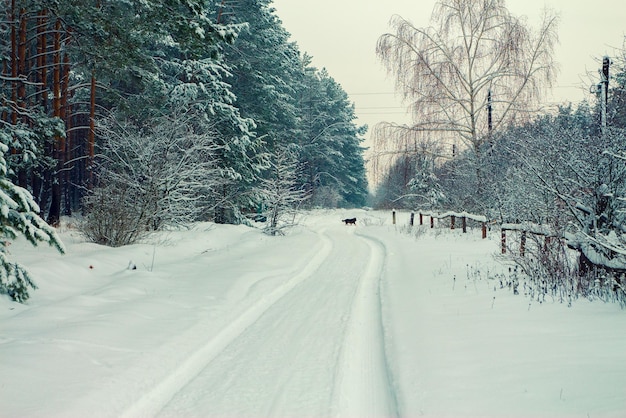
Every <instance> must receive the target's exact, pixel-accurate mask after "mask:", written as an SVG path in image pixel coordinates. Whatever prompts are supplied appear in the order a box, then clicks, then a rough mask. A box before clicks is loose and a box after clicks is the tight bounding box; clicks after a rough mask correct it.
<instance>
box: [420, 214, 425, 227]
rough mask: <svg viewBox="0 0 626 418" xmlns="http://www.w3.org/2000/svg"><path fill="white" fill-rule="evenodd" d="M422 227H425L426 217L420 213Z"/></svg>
mask: <svg viewBox="0 0 626 418" xmlns="http://www.w3.org/2000/svg"><path fill="white" fill-rule="evenodd" d="M420 225H424V216H423V215H422V213H421V212H420Z"/></svg>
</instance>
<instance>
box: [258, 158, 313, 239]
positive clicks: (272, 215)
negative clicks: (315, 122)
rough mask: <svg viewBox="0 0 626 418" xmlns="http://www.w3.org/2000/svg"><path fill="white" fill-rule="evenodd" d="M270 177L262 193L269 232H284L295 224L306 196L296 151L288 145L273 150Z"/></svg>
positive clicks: (263, 182)
mask: <svg viewBox="0 0 626 418" xmlns="http://www.w3.org/2000/svg"><path fill="white" fill-rule="evenodd" d="M271 164H272V166H271V170H269V173H268V176H267V178H265V179H262V181H261V190H260V194H261V196H262V198H263V202H264V203H265V207H266V212H265V215H266V217H267V224H266V227H265V229H264V232H265V233H266V234H268V235H283V234H284V230H285V229H286V228H288V227H290V226H293V225H294V224H295V216H296V211H297V209H298V208H299V207H300V205H301V204H302V202H303V201H305V200H306V199H307V197H308V196H307V194H306V192H305V191H304V190H303V189H302V188H301V187H300V186H299V185H298V162H297V157H296V154H295V152H293V151H292V150H291V149H289V148H286V149H282V150H278V151H276V152H275V153H274V155H273V158H272V161H271Z"/></svg>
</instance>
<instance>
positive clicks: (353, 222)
mask: <svg viewBox="0 0 626 418" xmlns="http://www.w3.org/2000/svg"><path fill="white" fill-rule="evenodd" d="M341 222H343V223H345V224H346V225H354V226H356V218H349V219H343V220H342V221H341Z"/></svg>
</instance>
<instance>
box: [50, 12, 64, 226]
mask: <svg viewBox="0 0 626 418" xmlns="http://www.w3.org/2000/svg"><path fill="white" fill-rule="evenodd" d="M52 92H53V94H54V96H53V99H52V107H53V112H54V116H55V117H58V118H60V117H61V20H59V19H57V21H56V23H55V31H54V58H53V68H52ZM64 145H65V141H64V140H63V139H62V137H61V136H57V137H56V138H55V141H54V150H53V154H54V158H55V159H56V161H57V164H56V170H55V173H54V174H53V179H52V190H51V191H52V195H51V197H50V199H51V200H50V210H49V211H48V223H49V224H50V225H55V226H56V225H58V224H59V222H60V220H61V182H62V177H61V173H62V169H63V161H62V160H63V157H62V155H63V152H62V150H63V146H64Z"/></svg>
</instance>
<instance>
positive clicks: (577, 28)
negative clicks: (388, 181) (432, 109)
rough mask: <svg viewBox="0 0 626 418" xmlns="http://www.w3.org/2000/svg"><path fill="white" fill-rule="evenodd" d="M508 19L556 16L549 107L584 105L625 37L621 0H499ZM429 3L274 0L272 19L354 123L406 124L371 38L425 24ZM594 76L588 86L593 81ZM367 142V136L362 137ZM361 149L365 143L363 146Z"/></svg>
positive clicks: (534, 24) (624, 9) (427, 0)
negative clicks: (346, 100)
mask: <svg viewBox="0 0 626 418" xmlns="http://www.w3.org/2000/svg"><path fill="white" fill-rule="evenodd" d="M506 4H507V7H508V9H509V11H510V12H511V13H513V14H514V15H516V16H518V17H519V16H527V18H528V23H529V24H530V25H531V26H532V27H535V28H536V27H537V26H538V24H539V17H540V15H541V12H542V10H543V9H544V8H545V7H548V8H550V9H552V10H554V11H555V12H557V13H558V14H559V15H560V24H559V41H560V42H559V45H558V46H557V49H556V60H557V61H558V63H559V67H560V73H559V77H558V79H557V82H556V85H555V88H554V89H553V97H551V98H550V99H549V101H550V102H551V103H563V102H573V103H578V102H580V101H582V100H583V99H588V100H592V99H593V97H592V95H591V94H590V93H589V87H590V85H591V84H592V80H591V79H590V78H589V76H588V75H587V74H588V73H590V74H592V75H593V76H594V77H597V69H598V68H599V67H600V61H601V59H602V56H604V55H609V56H614V55H615V53H616V49H617V50H621V49H622V47H623V42H624V35H626V1H624V0H595V1H590V0H507V1H506ZM434 5H435V0H384V1H382V0H314V1H313V0H274V3H273V6H274V7H275V8H276V14H277V15H278V17H279V18H280V19H281V20H282V22H283V26H284V27H285V29H286V30H287V31H288V32H289V33H291V35H292V40H294V41H296V42H297V43H298V45H299V47H300V50H301V52H303V53H304V52H306V53H308V54H309V55H312V56H313V65H314V66H316V67H318V68H326V69H327V70H328V72H329V74H330V76H331V77H333V78H334V79H335V80H336V81H337V82H338V83H340V84H341V85H342V87H343V89H344V90H345V91H346V92H347V93H348V94H349V95H350V98H351V100H352V101H353V102H354V103H355V105H356V113H357V116H358V117H359V119H358V121H357V123H359V124H367V125H368V126H369V127H370V129H371V128H372V127H373V126H374V125H375V124H376V123H378V122H380V121H390V122H400V123H406V122H408V117H407V116H406V113H405V110H404V108H403V107H402V104H401V102H400V101H399V100H398V99H397V98H396V97H395V95H394V94H393V93H394V89H393V81H392V79H391V78H390V77H388V76H387V75H386V72H385V70H384V69H383V67H382V65H381V64H380V62H379V61H378V60H377V58H376V53H375V48H376V41H377V40H378V38H379V37H380V36H381V35H382V34H384V33H386V32H388V31H389V25H388V23H389V19H390V18H391V16H392V15H394V14H398V15H400V16H402V17H403V18H405V19H408V20H410V21H412V22H413V23H414V24H415V25H416V26H418V27H426V26H428V25H429V23H430V15H431V12H432V10H433V7H434ZM597 81H598V80H597V78H596V79H594V80H593V83H596V82H597ZM366 137H369V132H368V134H367V135H366ZM366 145H367V144H366Z"/></svg>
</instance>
